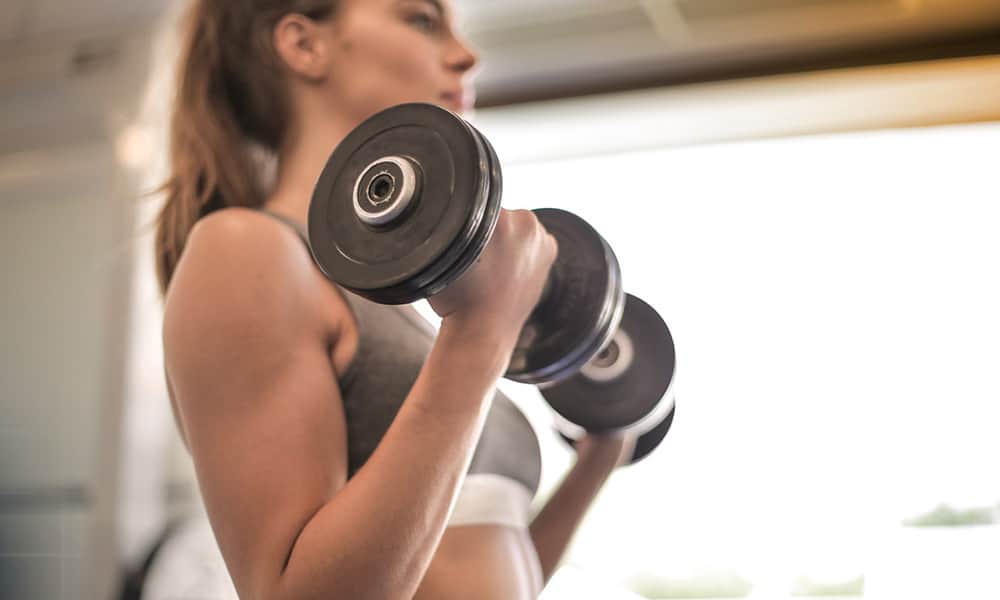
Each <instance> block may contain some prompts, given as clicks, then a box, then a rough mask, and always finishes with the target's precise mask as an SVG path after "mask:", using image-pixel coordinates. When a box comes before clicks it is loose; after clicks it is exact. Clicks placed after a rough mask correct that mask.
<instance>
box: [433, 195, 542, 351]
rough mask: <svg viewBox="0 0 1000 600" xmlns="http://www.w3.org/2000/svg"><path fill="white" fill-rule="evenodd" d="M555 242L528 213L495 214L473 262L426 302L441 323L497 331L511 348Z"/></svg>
mask: <svg viewBox="0 0 1000 600" xmlns="http://www.w3.org/2000/svg"><path fill="white" fill-rule="evenodd" d="M556 252H557V244H556V241H555V238H553V237H552V236H551V235H550V234H549V233H548V232H547V231H546V230H545V228H544V227H543V226H542V224H541V223H539V222H538V218H537V217H536V216H535V214H534V213H533V212H531V211H528V210H514V211H510V210H501V212H500V217H499V219H498V221H497V225H496V229H495V230H494V232H493V237H492V238H491V239H490V241H489V244H487V246H486V249H485V250H484V251H483V253H482V255H481V256H480V257H479V260H478V261H477V262H476V264H475V265H474V266H473V267H472V268H471V269H470V270H469V271H467V272H466V273H465V274H464V275H462V277H461V278H459V279H458V281H456V282H454V283H452V284H451V285H449V286H448V288H447V289H445V290H443V291H441V292H440V293H438V294H436V295H435V296H433V297H432V298H429V299H428V301H429V303H430V305H431V308H433V309H434V312H436V313H437V314H438V315H440V316H441V317H442V319H445V320H450V321H461V322H466V323H472V324H473V325H474V326H475V328H476V329H481V328H484V327H485V328H488V329H491V330H495V331H502V332H504V333H505V336H506V337H508V338H509V339H510V343H511V344H513V343H514V342H515V341H516V340H517V335H518V334H519V333H520V331H521V328H522V327H523V326H524V322H525V321H526V320H527V319H528V315H530V314H531V311H532V310H533V309H534V308H535V305H536V304H538V300H539V297H540V296H541V293H542V288H543V287H544V286H545V281H546V280H547V279H548V275H549V270H550V269H551V267H552V263H553V262H554V261H555V258H556Z"/></svg>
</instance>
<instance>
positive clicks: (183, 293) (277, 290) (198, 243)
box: [165, 207, 347, 326]
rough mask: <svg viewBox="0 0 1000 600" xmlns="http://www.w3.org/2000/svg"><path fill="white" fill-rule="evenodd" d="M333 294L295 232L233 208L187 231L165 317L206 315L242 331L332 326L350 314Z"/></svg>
mask: <svg viewBox="0 0 1000 600" xmlns="http://www.w3.org/2000/svg"><path fill="white" fill-rule="evenodd" d="M332 292H333V290H332V288H331V286H330V285H329V284H328V282H326V280H325V279H324V278H323V276H322V274H321V273H320V272H319V271H318V269H316V267H315V265H314V263H313V261H312V257H311V255H310V254H309V252H308V249H307V248H306V247H305V245H304V244H303V243H302V240H301V239H300V238H299V237H298V234H297V233H296V232H295V230H293V229H292V228H291V227H289V226H288V225H285V224H283V223H281V222H279V221H277V220H275V219H273V218H271V217H269V216H268V215H266V214H263V213H261V212H260V211H256V210H253V209H249V208H237V207H233V208H226V209H222V210H218V211H215V212H213V213H211V214H209V215H207V216H205V217H203V218H202V219H200V220H199V221H198V223H196V224H195V226H194V227H193V228H192V230H191V233H190V235H189V236H188V239H187V243H186V244H185V247H184V252H183V253H182V255H181V259H180V261H179V262H178V264H177V269H176V271H175V272H174V276H173V278H172V281H171V283H170V287H169V289H168V290H167V296H166V306H165V310H166V313H167V315H166V316H167V317H169V315H170V313H171V312H179V313H181V314H183V315H184V316H185V318H186V319H187V318H191V317H193V316H195V315H197V314H199V313H202V312H207V313H208V314H207V315H206V317H210V316H221V315H225V316H226V319H227V320H236V321H242V322H243V325H248V324H250V323H252V322H255V321H272V322H278V323H281V324H282V325H284V326H289V325H296V324H297V325H302V324H304V322H308V321H313V323H311V325H312V326H316V325H322V324H326V325H330V324H331V323H334V322H335V321H336V319H337V316H338V315H339V314H341V313H343V312H344V311H346V310H347V309H346V307H340V306H338V305H339V304H341V303H342V302H343V301H342V300H340V301H339V302H338V301H337V299H336V294H333V293H332ZM331 319H332V320H333V321H331ZM317 321H319V322H317Z"/></svg>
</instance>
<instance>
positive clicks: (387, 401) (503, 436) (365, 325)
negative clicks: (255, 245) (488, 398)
mask: <svg viewBox="0 0 1000 600" xmlns="http://www.w3.org/2000/svg"><path fill="white" fill-rule="evenodd" d="M261 212H262V213H264V214H266V215H268V216H270V217H272V218H275V219H277V220H279V221H281V222H282V223H285V224H286V225H288V226H290V227H292V228H293V229H294V230H295V232H296V233H297V234H298V235H299V237H300V238H301V239H302V241H303V243H305V244H306V248H307V249H309V241H308V237H307V236H306V233H305V230H304V228H303V227H302V226H301V225H300V224H298V223H296V222H294V221H292V220H290V219H288V218H286V217H285V216H283V215H280V214H278V213H273V212H270V211H267V210H263V209H262V210H261ZM310 255H311V251H310ZM337 289H338V290H340V291H341V293H342V295H343V297H344V298H345V299H346V301H347V304H348V305H349V306H350V308H351V310H352V312H353V314H354V318H355V320H356V321H357V327H358V333H359V343H358V349H357V353H356V354H355V356H354V359H353V360H352V362H351V364H350V366H349V367H348V368H347V370H346V371H345V373H343V375H341V377H340V386H341V394H342V396H343V404H344V413H345V414H344V416H345V418H346V421H347V444H348V467H349V471H348V476H349V477H351V476H353V475H354V474H355V473H356V472H357V471H358V469H360V468H361V466H362V465H364V463H365V461H367V460H368V457H369V456H371V454H372V452H374V451H375V447H376V446H377V445H378V443H379V441H381V439H382V436H383V435H384V434H385V432H386V431H387V430H388V429H389V425H390V424H391V423H392V420H393V419H394V418H395V416H396V413H397V412H398V411H399V408H400V406H401V405H402V403H403V400H404V399H405V398H406V396H407V395H408V394H409V392H410V388H412V387H413V383H414V382H415V381H416V379H417V375H418V373H419V372H420V369H421V367H422V366H423V364H424V361H425V359H426V358H427V355H428V354H429V353H430V350H431V346H432V345H433V343H434V338H435V336H436V332H435V331H434V328H433V327H432V326H431V325H430V324H429V323H427V321H425V320H424V319H423V317H421V316H420V315H419V314H418V313H417V312H416V311H415V310H414V309H413V308H412V307H408V306H407V307H399V306H385V305H381V304H376V303H374V302H371V301H368V300H365V299H364V298H361V297H360V296H357V295H355V294H353V293H350V292H348V291H346V290H343V289H341V288H339V286H338V288H337ZM468 473H469V474H470V475H472V474H492V475H499V476H502V477H506V478H509V479H513V480H515V481H517V482H518V483H520V484H522V485H523V486H525V487H526V488H527V489H528V490H530V492H531V494H532V495H533V494H534V493H535V492H537V490H538V485H539V481H540V478H541V451H540V448H539V445H538V438H537V437H536V435H535V432H534V429H532V427H531V424H530V423H529V422H528V420H527V419H526V418H525V417H524V415H523V414H522V413H521V411H520V409H518V408H517V406H516V405H515V404H514V403H513V402H511V400H510V399H509V398H508V397H507V396H505V395H504V394H503V393H501V392H499V391H497V392H496V393H495V395H494V397H493V403H492V405H491V407H490V411H489V413H488V415H487V418H486V424H485V426H484V428H483V433H482V436H481V437H480V439H479V443H478V445H477V446H476V450H475V454H474V455H473V458H472V463H471V464H470V466H469V471H468Z"/></svg>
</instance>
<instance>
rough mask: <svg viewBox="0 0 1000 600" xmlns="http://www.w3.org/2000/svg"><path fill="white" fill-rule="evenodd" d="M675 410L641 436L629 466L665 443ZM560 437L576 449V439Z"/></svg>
mask: <svg viewBox="0 0 1000 600" xmlns="http://www.w3.org/2000/svg"><path fill="white" fill-rule="evenodd" d="M674 410H675V407H671V409H670V412H669V413H667V416H666V418H664V419H663V420H662V421H660V422H659V423H658V424H657V425H656V427H654V428H652V429H650V430H649V431H647V432H646V433H644V434H642V435H640V436H639V439H638V440H636V441H635V449H633V450H632V457H631V458H630V459H629V461H628V464H630V465H634V464H635V463H637V462H639V461H641V460H642V459H644V458H646V457H647V456H649V455H650V454H652V452H653V450H656V448H657V447H658V446H659V445H660V444H661V443H662V442H663V440H664V438H666V437H667V433H669V432H670V426H671V425H673V423H674ZM559 437H560V438H562V440H563V441H564V442H566V443H567V444H569V445H570V446H572V447H573V448H576V440H575V439H573V438H571V437H569V436H568V435H566V434H565V433H559Z"/></svg>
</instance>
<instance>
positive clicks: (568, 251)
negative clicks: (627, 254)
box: [506, 208, 625, 383]
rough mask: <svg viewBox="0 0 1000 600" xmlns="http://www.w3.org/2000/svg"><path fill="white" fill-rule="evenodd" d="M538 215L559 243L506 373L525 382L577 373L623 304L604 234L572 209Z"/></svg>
mask: <svg viewBox="0 0 1000 600" xmlns="http://www.w3.org/2000/svg"><path fill="white" fill-rule="evenodd" d="M534 213H535V215H537V217H538V220H539V221H540V222H541V224H542V225H543V226H544V227H545V228H546V229H547V230H548V232H549V233H551V234H552V236H553V237H555V238H556V240H557V241H558V243H559V254H558V256H557V257H556V260H555V262H554V263H553V265H552V271H551V273H550V275H549V283H548V286H547V289H546V293H545V294H544V295H543V297H542V299H541V301H540V302H539V304H538V306H537V307H535V310H534V311H533V312H532V313H531V315H530V316H529V317H528V320H527V322H526V323H525V325H524V328H523V329H522V330H521V335H520V337H519V339H518V341H517V345H516V347H515V349H514V352H513V354H512V356H511V360H510V366H509V368H508V370H507V373H506V377H507V378H508V379H512V380H514V381H519V382H522V383H546V382H554V381H558V380H560V379H564V378H566V377H569V376H571V375H573V374H575V373H576V372H577V371H579V369H580V368H581V367H582V366H583V365H585V364H586V363H587V362H588V361H590V360H591V359H592V358H593V357H594V356H595V355H597V353H598V352H600V351H601V348H603V347H604V346H605V345H606V344H607V343H608V340H609V339H610V338H611V335H612V334H613V333H614V332H615V330H616V329H617V328H618V324H619V322H620V321H621V317H622V310H623V309H624V305H625V302H624V292H623V290H622V279H621V269H620V267H619V265H618V259H617V258H616V257H615V254H614V252H612V250H611V248H610V246H608V244H607V242H605V241H604V238H602V237H601V236H600V234H598V233H597V231H595V230H594V228H593V227H591V226H590V225H589V224H588V223H587V222H586V221H584V220H583V219H581V218H580V217H578V216H576V215H574V214H573V213H570V212H567V211H564V210H559V209H554V208H543V209H538V210H535V211H534Z"/></svg>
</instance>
